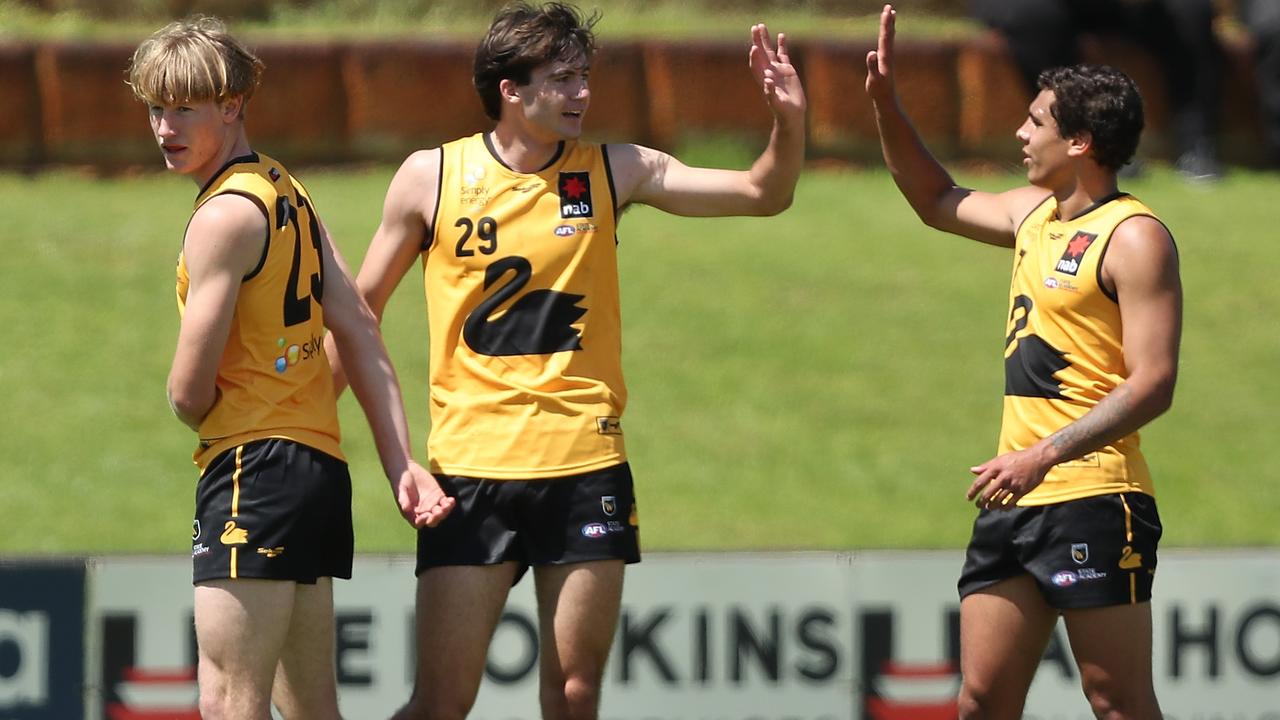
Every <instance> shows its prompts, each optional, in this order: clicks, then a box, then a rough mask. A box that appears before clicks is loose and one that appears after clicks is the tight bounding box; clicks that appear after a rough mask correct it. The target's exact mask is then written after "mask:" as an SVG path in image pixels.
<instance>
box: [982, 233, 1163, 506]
mask: <svg viewBox="0 0 1280 720" xmlns="http://www.w3.org/2000/svg"><path fill="white" fill-rule="evenodd" d="M1103 281H1104V282H1105V283H1108V284H1110V285H1111V286H1112V287H1113V288H1114V289H1115V293H1116V297H1117V298H1118V300H1119V303H1120V318H1121V323H1122V325H1123V338H1122V341H1123V343H1124V361H1125V366H1126V367H1127V368H1128V371H1129V376H1128V377H1127V378H1126V379H1125V381H1124V382H1123V383H1121V384H1120V385H1119V386H1117V387H1116V389H1115V390H1113V391H1112V392H1111V393H1110V394H1108V395H1107V396H1106V397H1105V398H1103V399H1102V400H1101V401H1100V402H1099V403H1098V404H1097V405H1095V406H1094V407H1093V408H1092V409H1091V410H1090V411H1089V412H1088V413H1086V414H1085V415H1084V416H1083V417H1081V418H1080V419H1079V420H1076V421H1075V422H1073V423H1071V424H1070V425H1067V426H1066V427H1064V428H1062V429H1061V430H1058V431H1057V432H1055V433H1054V434H1052V435H1050V436H1049V437H1047V438H1045V439H1044V440H1041V441H1040V442H1039V443H1036V444H1035V445H1033V446H1031V447H1029V448H1027V449H1026V450H1021V451H1018V452H1012V453H1006V454H1005V455H1001V456H999V457H997V458H994V459H992V460H989V461H987V462H986V463H983V464H982V465H978V466H976V467H974V468H971V470H972V472H973V473H974V474H975V475H977V478H976V479H975V480H974V481H973V484H972V485H971V486H970V488H969V491H968V497H969V499H970V500H975V499H976V501H977V503H978V504H979V505H987V504H988V503H990V504H993V505H996V506H1004V507H1008V506H1010V505H1011V504H1012V503H1014V502H1016V501H1017V499H1018V498H1020V497H1022V496H1023V495H1025V494H1026V493H1028V492H1030V491H1031V490H1032V488H1034V487H1035V486H1036V485H1039V484H1040V482H1041V481H1042V480H1043V479H1044V476H1045V475H1046V474H1047V473H1048V472H1049V469H1050V468H1052V467H1053V466H1054V465H1056V464H1058V463H1060V462H1064V461H1067V460H1072V459H1074V458H1078V457H1080V456H1081V455H1084V454H1086V453H1089V452H1092V451H1094V450H1097V449H1098V448H1100V447H1103V446H1104V445H1107V444H1109V443H1112V442H1115V441H1116V440H1119V439H1120V438H1122V437H1124V436H1126V435H1128V434H1130V433H1133V432H1135V431H1137V430H1138V429H1139V428H1141V427H1142V426H1144V425H1146V424H1147V423H1149V422H1151V421H1152V420H1154V419H1155V418H1157V417H1159V416H1160V415H1161V414H1162V413H1164V412H1165V411H1166V410H1168V409H1169V406H1170V405H1171V404H1172V402H1173V388H1174V384H1175V382H1176V380H1177V376H1178V344H1179V341H1180V338H1181V335H1182V285H1181V281H1180V280H1179V276H1178V256H1177V252H1176V250H1175V248H1174V245H1173V238H1171V237H1169V232H1168V231H1167V230H1166V229H1165V228H1164V226H1163V225H1161V224H1160V223H1159V222H1158V221H1156V220H1155V219H1153V218H1149V217H1134V218H1130V219H1128V220H1125V221H1124V222H1123V223H1121V224H1120V226H1119V227H1117V228H1116V231H1115V234H1114V235H1113V236H1112V238H1111V245H1110V247H1109V248H1108V249H1107V255H1106V260H1105V262H1104V266H1103Z"/></svg>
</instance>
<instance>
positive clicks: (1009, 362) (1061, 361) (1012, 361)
mask: <svg viewBox="0 0 1280 720" xmlns="http://www.w3.org/2000/svg"><path fill="white" fill-rule="evenodd" d="M1031 307H1032V302H1031V298H1029V297H1027V296H1026V295H1019V296H1018V297H1017V298H1015V299H1014V301H1013V311H1012V314H1011V315H1010V319H1013V317H1014V316H1016V315H1018V311H1019V310H1022V311H1023V314H1022V316H1021V317H1019V318H1018V320H1017V322H1015V323H1014V326H1013V332H1011V333H1009V337H1008V338H1007V339H1006V340H1005V347H1009V345H1010V344H1011V343H1013V342H1015V341H1016V342H1017V343H1018V346H1017V347H1015V348H1014V349H1013V352H1012V353H1010V354H1009V357H1007V358H1005V359H1004V394H1005V395H1013V396H1016V397H1039V398H1052V399H1063V398H1065V397H1066V396H1065V395H1063V394H1062V385H1061V384H1059V383H1058V379H1057V378H1055V377H1054V374H1055V373H1057V372H1058V371H1060V370H1064V369H1066V368H1068V367H1070V366H1071V363H1070V362H1068V361H1067V359H1066V353H1064V352H1062V351H1061V350H1059V349H1057V348H1055V347H1054V346H1052V345H1050V344H1049V343H1047V342H1045V341H1044V339H1043V338H1041V337H1040V336H1038V335H1026V336H1024V337H1021V338H1019V337H1018V333H1019V332H1020V331H1022V330H1023V329H1025V328H1026V327H1027V315H1029V314H1030V313H1031Z"/></svg>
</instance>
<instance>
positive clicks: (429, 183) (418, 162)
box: [384, 147, 442, 222]
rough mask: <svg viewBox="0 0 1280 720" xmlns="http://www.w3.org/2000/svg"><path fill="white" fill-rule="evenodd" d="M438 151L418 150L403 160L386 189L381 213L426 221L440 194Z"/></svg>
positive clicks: (439, 155)
mask: <svg viewBox="0 0 1280 720" xmlns="http://www.w3.org/2000/svg"><path fill="white" fill-rule="evenodd" d="M441 155H442V151H441V149H440V148H438V147H437V148H430V149H428V150H418V151H416V152H414V153H413V154H411V155H409V157H407V158H405V160H404V162H403V163H401V164H400V169H398V170H396V174H395V177H393V178H391V185H390V186H389V187H388V188H387V199H386V205H385V208H384V211H385V212H386V214H389V215H392V216H407V215H415V216H418V217H420V218H421V219H422V221H423V222H429V221H430V218H429V217H428V215H429V214H430V213H431V212H432V208H434V207H435V203H436V196H437V195H438V194H439V191H440V168H441Z"/></svg>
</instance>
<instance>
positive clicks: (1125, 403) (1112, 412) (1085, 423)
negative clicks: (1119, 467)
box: [1049, 384, 1134, 462]
mask: <svg viewBox="0 0 1280 720" xmlns="http://www.w3.org/2000/svg"><path fill="white" fill-rule="evenodd" d="M1132 395H1133V393H1132V391H1131V389H1130V388H1129V387H1128V386H1126V385H1124V384H1121V385H1120V386H1119V387H1117V388H1116V389H1115V390H1113V391H1111V393H1110V394H1108V395H1107V396H1106V397H1105V398H1103V399H1102V400H1101V401H1100V402H1099V403H1098V404H1097V405H1095V406H1094V407H1093V409H1092V410H1090V411H1089V412H1087V413H1085V414H1084V416H1083V417H1081V418H1080V419H1079V420H1076V421H1075V422H1073V423H1071V424H1070V425H1068V426H1066V427H1064V428H1062V429H1061V430H1059V431H1057V432H1055V433H1054V434H1052V435H1050V436H1049V442H1050V443H1052V444H1053V447H1054V448H1055V449H1056V450H1058V451H1059V453H1061V455H1062V461H1061V462H1066V461H1067V460H1074V459H1076V458H1078V457H1080V456H1081V455H1085V454H1087V453H1089V452H1092V451H1094V450H1097V449H1098V448H1100V447H1102V446H1103V445H1106V444H1107V443H1109V442H1114V441H1115V440H1118V439H1119V438H1121V437H1124V436H1125V435H1126V434H1128V433H1129V432H1131V431H1132V430H1131V429H1130V428H1129V425H1130V424H1131V420H1130V418H1132V416H1133V410H1134V407H1133V397H1132Z"/></svg>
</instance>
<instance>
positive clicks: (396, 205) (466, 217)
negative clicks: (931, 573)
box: [358, 3, 805, 720]
mask: <svg viewBox="0 0 1280 720" xmlns="http://www.w3.org/2000/svg"><path fill="white" fill-rule="evenodd" d="M594 20H595V18H591V19H584V18H583V16H582V15H581V14H580V13H579V12H578V10H577V9H576V8H573V7H571V6H567V5H563V4H559V3H547V4H544V5H540V6H530V5H527V4H524V3H518V4H514V5H511V6H508V7H507V8H506V9H504V10H503V11H501V12H500V13H499V14H498V16H497V17H496V18H495V19H494V21H493V23H492V25H491V26H490V28H489V31H488V33H487V34H486V35H485V37H484V39H483V40H482V41H481V43H480V45H479V48H478V49H477V51H476V62H475V77H474V80H475V85H476V88H477V90H478V91H479V93H480V98H481V101H482V102H483V104H484V107H485V110H486V112H487V114H488V115H489V117H490V118H492V119H493V120H494V121H495V122H496V126H495V127H494V128H493V129H492V130H491V131H489V132H483V133H479V134H477V135H474V136H471V137H468V138H463V139H461V140H457V141H454V142H451V143H446V144H445V145H444V146H443V147H439V148H433V149H430V150H422V151H419V152H417V153H414V154H413V155H411V156H410V157H409V158H408V159H407V160H406V161H405V162H404V164H403V165H402V166H401V168H400V170H399V171H398V172H397V173H396V175H395V177H394V179H392V181H391V185H390V187H389V189H388V191H387V197H386V201H385V204H384V206H383V213H382V221H381V224H380V226H379V228H378V230H377V233H376V235H375V236H374V238H373V241H372V244H371V246H370V248H369V251H368V254H367V255H366V256H365V260H364V264H363V266H362V267H361V269H360V274H359V276H358V282H359V285H360V289H361V291H362V292H363V293H364V296H365V299H366V300H368V302H369V304H370V306H371V307H372V308H373V310H374V312H376V313H381V311H382V309H383V307H384V306H385V305H386V302H387V299H388V298H389V297H390V295H391V293H392V291H393V290H394V289H395V287H396V286H397V285H398V284H399V282H400V280H401V279H402V278H403V277H404V275H405V273H407V272H408V271H409V268H410V267H412V266H413V265H414V263H416V262H418V261H421V262H422V263H423V268H424V273H425V285H426V295H427V312H428V319H429V329H430V342H431V412H432V427H431V437H430V440H429V446H428V454H429V456H430V460H431V463H430V467H431V470H432V472H434V473H436V474H437V477H438V478H439V480H440V483H441V485H442V486H443V487H444V488H445V489H446V490H447V491H448V492H449V493H450V494H451V495H454V496H455V497H456V498H457V501H458V507H457V509H456V510H455V511H454V513H453V515H451V516H450V517H449V518H447V519H446V520H445V521H444V522H443V523H441V524H440V526H439V527H436V528H427V529H424V530H421V531H419V535H418V605H417V616H418V618H419V624H418V628H419V632H418V665H417V668H418V669H417V677H416V682H415V687H414V692H413V696H412V698H411V699H410V701H409V703H408V705H407V706H406V707H405V708H403V709H402V710H401V712H400V713H399V714H398V715H397V716H396V717H398V718H401V719H403V718H433V719H438V718H462V717H464V716H466V714H467V713H468V711H469V710H470V708H471V706H472V704H473V703H474V701H475V697H476V693H477V691H478V689H479V686H480V681H481V678H482V676H483V674H484V665H485V654H486V649H487V648H488V646H489V640H490V637H491V636H492V635H493V632H494V629H495V626H496V623H497V622H498V619H499V617H500V614H501V612H502V608H503V605H504V604H505V602H506V598H507V593H508V590H509V589H510V587H511V585H512V583H513V582H515V581H516V579H517V578H519V577H520V575H521V573H522V572H523V570H524V568H526V567H529V566H532V567H533V576H534V583H535V586H536V594H537V600H538V614H539V625H540V634H541V640H542V642H541V652H542V657H541V665H540V675H541V679H540V688H541V707H542V716H543V717H544V718H548V719H552V718H555V719H563V718H572V719H574V720H587V719H590V718H595V717H596V716H597V713H598V704H599V698H600V683H601V678H602V675H603V672H604V665H605V659H606V658H607V656H608V654H609V648H610V645H611V643H612V641H613V634H614V630H615V628H616V625H617V620H618V611H619V604H620V601H621V595H622V578H623V568H624V565H625V564H626V563H632V562H637V561H639V559H640V552H639V539H638V516H637V513H636V508H635V503H634V495H633V489H632V478H631V471H630V467H629V465H628V464H627V455H626V449H625V447H624V444H623V424H622V422H621V416H622V413H623V406H624V405H625V402H626V389H625V387H624V385H623V382H622V372H621V338H620V332H621V319H620V311H619V300H618V271H617V264H616V245H617V242H618V239H617V235H616V227H617V222H618V219H619V217H620V216H621V214H622V213H623V211H624V210H625V209H626V208H627V207H628V206H629V205H632V204H637V203H643V204H646V205H651V206H653V207H656V208H658V209H661V210H665V211H667V212H671V213H675V214H678V215H691V216H692V215H697V216H724V215H771V214H775V213H778V212H781V211H782V210H784V209H785V208H786V207H788V205H789V204H790V202H791V198H792V193H793V192H794V189H795V185H796V181H797V179H798V177H799V174H800V169H801V165H802V160H803V156H804V130H803V128H804V116H805V101H804V94H803V90H802V88H801V85H800V81H799V78H798V76H797V75H796V72H795V70H794V68H793V67H792V66H791V64H790V60H789V59H788V55H787V46H786V41H785V38H784V37H783V36H781V35H779V36H778V40H777V46H776V49H775V47H774V46H773V45H772V43H771V42H770V39H769V37H768V31H767V30H766V29H765V27H764V26H763V25H757V26H755V27H754V28H752V30H751V34H752V46H751V50H750V58H749V64H750V67H751V70H752V72H753V73H754V74H755V77H756V79H757V81H758V82H759V83H760V89H761V94H762V97H763V101H764V104H765V105H766V106H767V107H768V108H769V109H770V110H771V111H772V112H773V115H774V128H773V133H772V136H771V138H770V142H769V145H768V147H767V148H766V149H765V150H764V152H763V153H762V154H761V155H760V157H759V158H758V159H757V160H756V161H755V163H754V164H753V166H752V167H751V169H750V170H747V171H742V172H734V171H728V170H712V169H704V168H694V167H688V166H686V165H684V164H682V163H681V162H680V161H678V160H676V159H675V158H674V157H672V156H670V155H668V154H666V153H663V152H659V151H656V150H652V149H649V148H645V147H641V146H638V145H629V144H618V145H613V144H611V145H607V146H604V145H597V144H594V143H588V142H585V141H582V140H580V139H579V136H580V135H581V133H582V124H583V116H584V114H585V113H586V111H587V108H588V105H589V103H590V99H591V93H590V90H589V88H588V80H587V79H588V74H589V72H590V69H591V59H592V55H593V52H594V47H595V44H594V38H593V36H592V32H591V26H592V25H593V24H594ZM435 618H449V622H448V623H446V624H441V623H438V622H432V620H433V619H435Z"/></svg>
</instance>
